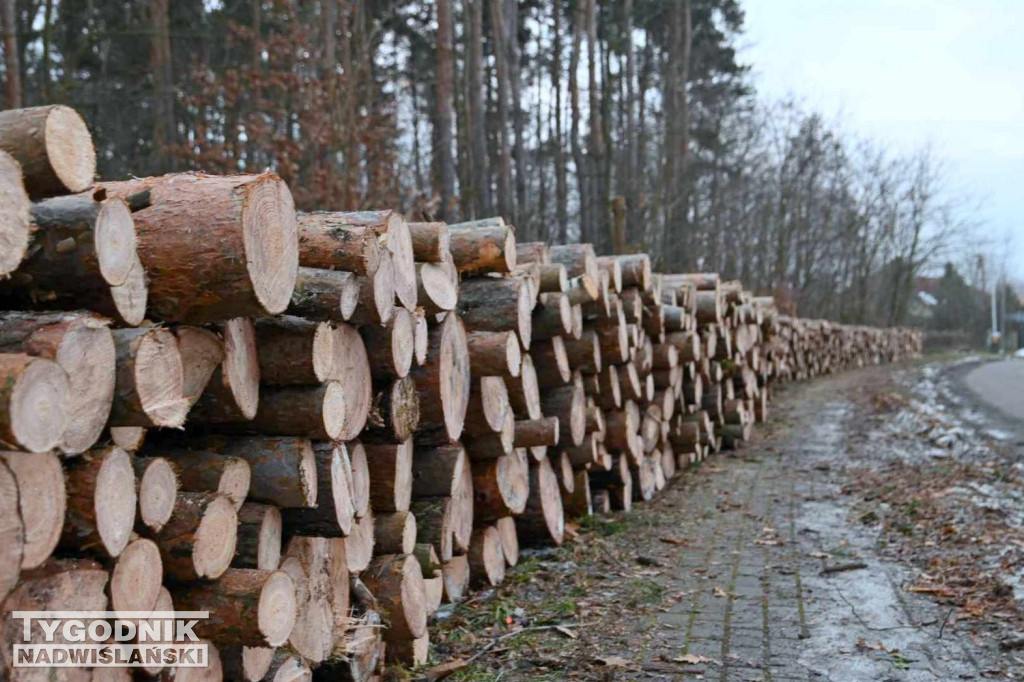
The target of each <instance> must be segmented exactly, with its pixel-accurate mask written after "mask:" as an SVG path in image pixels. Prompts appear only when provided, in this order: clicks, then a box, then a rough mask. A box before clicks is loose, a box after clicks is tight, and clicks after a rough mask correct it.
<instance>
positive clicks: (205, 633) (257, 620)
mask: <svg viewBox="0 0 1024 682" xmlns="http://www.w3.org/2000/svg"><path fill="white" fill-rule="evenodd" d="M174 602H175V606H176V607H177V608H178V609H179V610H182V611H207V612H208V613H209V616H208V617H207V618H204V619H201V620H200V621H199V623H198V624H196V626H195V630H194V632H195V633H196V634H197V635H199V636H200V637H205V638H208V639H209V640H210V641H212V642H214V643H215V644H241V645H246V646H269V647H274V646H280V645H281V644H284V643H285V642H286V641H287V640H288V633H290V632H291V630H292V626H293V625H294V624H295V621H296V614H297V600H296V595H295V584H294V583H293V582H292V579H291V577H290V576H289V575H288V574H287V573H284V572H283V571H260V570H255V569H247V568H229V569H228V570H226V571H225V572H224V574H223V575H221V576H220V578H219V579H218V580H217V582H215V583H199V584H195V585H189V587H188V589H183V590H178V591H176V592H175V593H174Z"/></svg>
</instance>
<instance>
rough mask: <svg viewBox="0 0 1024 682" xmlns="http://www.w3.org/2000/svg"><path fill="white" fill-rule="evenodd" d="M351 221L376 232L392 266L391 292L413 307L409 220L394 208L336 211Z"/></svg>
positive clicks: (403, 303) (414, 276)
mask: <svg viewBox="0 0 1024 682" xmlns="http://www.w3.org/2000/svg"><path fill="white" fill-rule="evenodd" d="M338 215H343V216H344V219H345V220H346V221H347V222H348V223H349V224H351V225H361V226H364V227H370V228H372V229H373V231H374V232H376V233H377V238H378V239H379V240H380V243H381V245H382V246H384V247H385V248H386V249H387V251H388V253H389V254H390V255H391V260H392V261H393V263H394V267H395V292H394V295H395V297H396V298H397V299H398V301H399V302H400V303H401V305H402V306H403V307H404V308H405V309H406V310H415V308H416V271H415V268H414V265H413V262H414V256H413V248H412V237H411V236H410V233H409V224H408V223H407V222H406V221H405V218H403V217H402V216H401V215H400V214H399V213H398V212H397V211H391V210H385V211H356V212H353V213H344V214H338Z"/></svg>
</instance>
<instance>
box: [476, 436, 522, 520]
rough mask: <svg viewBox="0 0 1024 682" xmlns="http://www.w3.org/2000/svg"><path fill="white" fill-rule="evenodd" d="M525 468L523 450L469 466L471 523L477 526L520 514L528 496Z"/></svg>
mask: <svg viewBox="0 0 1024 682" xmlns="http://www.w3.org/2000/svg"><path fill="white" fill-rule="evenodd" d="M528 466H529V465H528V464H527V458H526V456H525V454H524V453H523V451H522V450H519V451H516V452H514V453H512V454H510V455H504V456H502V457H498V458H495V459H491V460H482V461H477V462H473V463H472V471H473V519H474V520H475V521H476V522H477V523H478V524H479V523H488V522H492V521H496V520H498V519H500V518H502V517H503V516H511V515H515V514H521V513H522V512H523V509H525V507H526V500H527V497H528V496H529V484H530V481H529V472H528Z"/></svg>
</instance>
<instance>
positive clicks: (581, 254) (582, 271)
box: [550, 244, 599, 282]
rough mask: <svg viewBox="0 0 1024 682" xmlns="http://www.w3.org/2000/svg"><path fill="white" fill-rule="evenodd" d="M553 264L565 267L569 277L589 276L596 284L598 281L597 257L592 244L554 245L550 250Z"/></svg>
mask: <svg viewBox="0 0 1024 682" xmlns="http://www.w3.org/2000/svg"><path fill="white" fill-rule="evenodd" d="M550 253H551V262H552V263H561V264H562V265H564V266H565V270H566V273H567V274H568V275H569V277H579V276H580V275H587V276H588V277H590V278H592V279H593V280H594V281H595V282H596V281H597V279H598V276H599V275H598V274H597V273H598V267H597V257H596V256H595V255H594V247H593V245H591V244H563V245H558V246H555V245H552V246H551V249H550Z"/></svg>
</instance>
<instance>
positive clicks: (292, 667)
mask: <svg viewBox="0 0 1024 682" xmlns="http://www.w3.org/2000/svg"><path fill="white" fill-rule="evenodd" d="M260 680H266V681H267V682H313V671H312V669H311V668H310V667H309V663H308V662H306V661H305V660H304V659H303V658H302V657H301V656H296V655H294V654H292V653H289V652H288V651H287V650H286V649H277V650H276V651H275V652H274V655H273V657H272V658H271V659H270V664H269V665H268V666H267V671H266V673H265V674H264V675H263V676H262V677H261V678H260Z"/></svg>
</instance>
